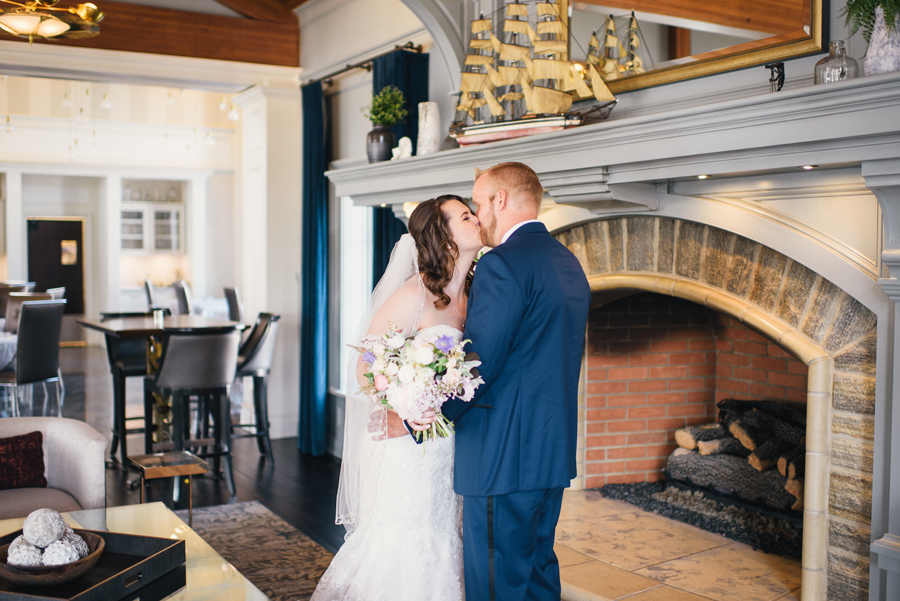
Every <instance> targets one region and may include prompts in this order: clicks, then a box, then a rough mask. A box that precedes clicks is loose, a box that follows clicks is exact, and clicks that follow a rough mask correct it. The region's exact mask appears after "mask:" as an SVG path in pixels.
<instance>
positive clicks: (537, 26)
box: [450, 0, 640, 145]
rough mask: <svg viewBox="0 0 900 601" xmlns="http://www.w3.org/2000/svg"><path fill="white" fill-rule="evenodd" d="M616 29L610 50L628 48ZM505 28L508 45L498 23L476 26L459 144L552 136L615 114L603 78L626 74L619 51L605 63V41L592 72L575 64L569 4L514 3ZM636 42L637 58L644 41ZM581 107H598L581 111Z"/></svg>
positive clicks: (591, 61)
mask: <svg viewBox="0 0 900 601" xmlns="http://www.w3.org/2000/svg"><path fill="white" fill-rule="evenodd" d="M529 7H533V12H532V16H533V18H534V25H533V24H532V21H531V20H530V19H529ZM632 18H633V17H632ZM609 23H612V34H611V35H612V37H610V34H609V31H607V43H610V40H615V44H616V46H617V47H621V44H620V42H619V40H618V38H617V37H616V35H615V24H614V23H613V21H612V17H610V19H609V22H608V25H607V27H609ZM502 29H503V33H502V35H503V37H504V40H503V41H501V40H500V39H498V38H497V36H496V35H495V34H494V24H493V22H492V21H491V20H490V19H485V18H483V17H482V18H480V19H477V20H475V21H472V28H471V37H470V39H469V51H468V53H467V54H466V59H465V68H464V70H463V72H462V74H461V75H462V77H461V83H460V99H459V104H458V106H457V119H456V121H455V122H454V123H453V125H451V128H450V135H451V136H453V137H454V138H456V140H457V142H459V143H460V144H463V145H465V144H477V143H481V142H490V141H494V140H503V139H508V138H515V137H520V136H526V135H532V134H537V133H544V132H547V131H554V130H558V129H564V128H568V127H574V126H576V125H581V124H583V123H585V122H586V121H587V120H588V119H591V120H599V119H602V118H605V117H607V116H608V115H609V112H610V111H611V110H612V107H613V106H614V105H615V103H616V97H615V96H614V95H613V93H612V92H611V91H610V89H609V88H608V87H607V85H606V83H605V82H604V77H603V76H602V75H601V73H604V72H606V71H608V70H611V69H612V70H615V71H616V73H617V75H618V72H619V62H618V59H613V57H612V53H613V50H615V51H616V52H617V51H618V48H616V49H609V48H606V49H605V50H604V56H601V55H600V45H599V42H598V43H597V44H596V49H595V54H594V55H591V53H590V51H589V53H588V60H587V61H586V62H585V64H584V65H582V64H581V63H576V62H573V61H571V60H569V27H568V0H558V1H557V2H546V1H539V2H519V1H518V0H516V1H514V2H511V3H509V4H507V5H506V8H505V15H504V20H503V27H502ZM635 29H636V23H635ZM596 40H597V38H596V35H594V36H592V41H596ZM634 43H635V46H634V50H635V51H636V49H637V36H636V35H635V37H634ZM631 45H632V44H631V42H629V49H631ZM622 50H623V52H622V54H623V55H624V54H625V53H626V51H625V50H624V49H622ZM630 56H632V57H635V58H636V54H630ZM639 61H640V59H639V58H638V59H637V62H638V63H639ZM639 67H640V65H639V64H638V68H639ZM633 72H637V71H633ZM608 79H609V78H608ZM587 100H590V102H583V101H587ZM593 100H596V101H597V102H596V103H595V102H593ZM576 102H581V103H582V104H589V105H590V106H589V107H587V108H585V109H579V110H574V109H573V108H572V107H573V103H576Z"/></svg>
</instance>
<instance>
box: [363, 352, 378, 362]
mask: <svg viewBox="0 0 900 601" xmlns="http://www.w3.org/2000/svg"><path fill="white" fill-rule="evenodd" d="M362 359H363V361H365V362H366V363H368V364H369V365H374V364H375V354H374V353H373V352H372V351H366V352H365V353H364V354H363V357H362Z"/></svg>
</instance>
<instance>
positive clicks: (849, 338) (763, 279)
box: [556, 216, 876, 599]
mask: <svg viewBox="0 0 900 601" xmlns="http://www.w3.org/2000/svg"><path fill="white" fill-rule="evenodd" d="M556 235H557V238H558V239H559V240H560V241H561V242H563V243H564V244H565V245H566V246H567V247H568V248H569V249H570V250H571V251H572V252H573V254H575V256H576V257H577V258H578V260H579V261H580V262H581V264H582V266H583V267H584V269H585V273H586V274H587V276H588V281H589V283H590V285H591V290H592V291H593V293H594V295H595V297H596V298H597V299H598V300H600V302H602V299H603V298H604V297H606V296H608V297H620V296H622V295H623V294H628V293H632V292H638V291H643V292H653V293H657V294H662V295H668V296H674V297H679V298H682V299H685V300H689V301H692V302H695V303H697V304H699V305H702V306H705V307H708V308H709V309H711V310H714V311H717V312H719V313H722V314H725V315H728V316H730V317H732V318H734V319H736V320H739V321H740V322H742V323H743V324H744V325H746V326H747V327H749V328H751V329H753V330H755V331H757V332H759V333H760V334H762V335H763V336H765V337H766V338H768V339H769V340H771V341H773V342H775V343H776V344H778V345H779V346H781V348H783V349H784V350H786V351H787V352H789V353H791V354H792V355H794V356H795V357H797V358H798V359H800V360H801V361H803V362H804V363H805V364H806V365H807V366H808V368H809V375H808V392H807V420H808V426H807V440H806V444H807V459H806V483H805V491H804V499H805V507H804V534H803V557H802V568H803V575H802V595H803V598H804V599H825V598H846V599H856V598H866V597H867V590H868V572H869V565H868V564H869V559H868V558H869V552H868V545H869V542H870V538H871V532H870V523H871V494H872V492H871V491H872V459H871V458H872V457H873V455H874V450H873V440H874V424H873V416H874V406H875V339H876V333H875V332H876V317H875V314H874V313H872V312H871V311H869V310H868V309H867V308H866V307H864V306H863V305H862V304H861V303H859V301H857V300H856V299H854V298H853V297H852V296H850V295H849V294H847V293H846V292H845V291H843V290H841V289H840V288H839V287H837V286H836V285H834V284H833V283H832V282H830V281H828V280H827V279H825V278H824V277H822V276H821V275H819V274H816V273H815V272H813V271H812V270H810V269H808V268H807V267H806V266H804V265H802V264H800V263H797V262H795V261H793V260H792V259H790V258H789V257H787V256H785V255H783V254H781V253H779V252H778V251H775V250H773V249H771V248H769V247H766V246H764V245H762V244H759V243H757V242H754V241H752V240H749V239H747V238H744V237H742V236H740V235H738V234H735V233H733V232H728V231H725V230H722V229H719V228H716V227H713V226H709V225H705V224H701V223H696V222H691V221H686V220H680V219H672V218H666V217H657V216H629V217H619V218H612V219H601V220H597V221H592V222H588V223H584V224H581V225H578V226H576V227H573V228H571V229H568V230H566V231H564V232H558V233H557V234H556ZM581 401H582V403H583V402H584V397H582V399H581ZM583 411H584V406H582V414H583ZM582 467H583V466H582ZM580 474H581V477H582V478H583V477H584V474H583V469H582V470H580ZM576 485H577V483H576Z"/></svg>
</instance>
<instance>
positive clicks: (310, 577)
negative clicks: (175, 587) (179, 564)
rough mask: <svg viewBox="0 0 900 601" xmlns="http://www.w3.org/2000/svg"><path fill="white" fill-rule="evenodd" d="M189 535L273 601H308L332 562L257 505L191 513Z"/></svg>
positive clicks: (183, 513) (325, 553)
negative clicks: (191, 524) (210, 549)
mask: <svg viewBox="0 0 900 601" xmlns="http://www.w3.org/2000/svg"><path fill="white" fill-rule="evenodd" d="M176 513H177V514H178V516H179V517H180V518H181V519H183V520H184V521H187V519H188V516H187V510H180V511H177V512H176ZM193 529H194V531H195V532H197V534H199V535H200V536H201V537H203V540H205V541H206V542H208V543H209V544H210V546H211V547H212V548H213V549H215V550H216V552H218V553H219V554H220V555H221V556H222V557H224V558H225V559H227V560H228V562H229V563H231V564H232V565H233V566H234V567H235V568H237V570H238V571H239V572H240V573H241V574H243V575H244V576H245V577H246V578H247V580H249V581H250V582H252V583H253V584H254V585H256V587H257V588H258V589H259V590H261V591H262V592H263V593H265V595H266V596H267V597H268V598H269V599H272V601H306V600H308V599H309V598H310V596H311V595H312V593H313V591H314V590H315V588H316V584H317V583H318V582H319V578H321V577H322V574H323V573H324V572H325V569H326V568H327V567H328V565H329V564H330V563H331V558H332V557H333V555H332V554H331V553H330V552H328V551H326V550H325V549H324V548H323V547H321V546H319V545H318V544H316V543H315V542H313V541H312V540H311V539H309V538H308V537H306V536H305V535H304V534H302V533H301V532H300V531H299V530H297V529H296V528H294V527H293V526H291V525H290V524H288V523H287V522H285V521H284V520H282V519H281V518H280V517H278V516H277V515H275V514H274V513H272V512H271V511H269V510H268V509H266V508H265V507H264V506H263V505H262V504H260V503H259V502H257V501H250V502H247V503H237V504H234V505H217V506H215V507H201V508H195V509H194V524H193Z"/></svg>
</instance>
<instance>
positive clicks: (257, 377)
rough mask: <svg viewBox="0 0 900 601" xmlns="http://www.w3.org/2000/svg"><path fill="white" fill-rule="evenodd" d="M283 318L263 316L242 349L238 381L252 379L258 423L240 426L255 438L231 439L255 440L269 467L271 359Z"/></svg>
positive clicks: (242, 435) (247, 436) (246, 436)
mask: <svg viewBox="0 0 900 601" xmlns="http://www.w3.org/2000/svg"><path fill="white" fill-rule="evenodd" d="M279 319H281V316H280V315H272V314H271V313H260V314H259V317H257V318H256V324H255V325H254V326H253V330H252V331H251V332H250V336H248V337H247V341H246V342H245V343H244V344H243V345H242V346H241V350H240V352H239V354H238V362H237V377H238V378H241V379H243V378H247V377H252V378H253V412H254V414H255V416H256V423H253V424H238V425H237V426H236V427H238V428H253V429H254V433H253V434H235V435H233V436H232V438H256V444H257V446H258V447H259V452H260V453H262V454H263V455H265V457H266V458H267V459H268V460H269V463H271V464H272V465H275V456H274V455H273V454H272V440H271V439H270V438H269V400H268V384H269V372H270V371H271V370H272V356H273V355H274V353H275V335H276V334H277V333H278V320H279Z"/></svg>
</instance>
